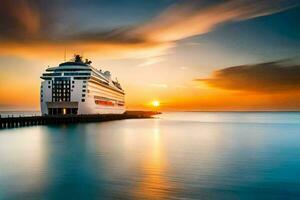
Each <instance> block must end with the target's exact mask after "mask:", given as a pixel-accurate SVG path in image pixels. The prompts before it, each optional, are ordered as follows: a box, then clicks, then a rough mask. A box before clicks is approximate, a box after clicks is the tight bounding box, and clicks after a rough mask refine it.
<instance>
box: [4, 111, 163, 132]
mask: <svg viewBox="0 0 300 200" xmlns="http://www.w3.org/2000/svg"><path fill="white" fill-rule="evenodd" d="M157 114H160V113H159V112H152V111H127V112H125V113H124V114H103V115H100V114H97V115H55V116H54V115H52V116H50V115H49V116H27V117H6V118H2V117H1V118H0V129H4V128H17V127H24V126H34V125H47V124H68V123H85V122H105V121H114V120H122V119H141V118H152V117H153V116H154V115H157Z"/></svg>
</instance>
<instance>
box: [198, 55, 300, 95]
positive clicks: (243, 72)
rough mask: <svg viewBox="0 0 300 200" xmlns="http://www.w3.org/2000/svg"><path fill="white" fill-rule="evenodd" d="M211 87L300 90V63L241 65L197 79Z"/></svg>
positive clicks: (261, 90) (240, 89)
mask: <svg viewBox="0 0 300 200" xmlns="http://www.w3.org/2000/svg"><path fill="white" fill-rule="evenodd" d="M196 81H200V82H202V83H206V84H208V85H209V86H211V87H214V88H220V89H227V90H237V91H248V92H251V91H252V92H262V93H275V92H291V91H299V90H300V65H295V64H288V62H287V61H278V62H268V63H260V64H253V65H241V66H235V67H229V68H225V69H221V70H217V71H215V72H214V73H213V75H212V76H211V77H209V78H207V79H196Z"/></svg>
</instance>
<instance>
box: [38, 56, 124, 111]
mask: <svg viewBox="0 0 300 200" xmlns="http://www.w3.org/2000/svg"><path fill="white" fill-rule="evenodd" d="M91 63H92V62H91V61H90V60H88V59H85V61H83V59H82V57H81V56H80V55H74V58H73V59H72V60H70V61H68V62H64V63H61V64H59V66H57V67H49V68H47V69H46V72H45V73H43V75H42V76H41V79H42V82H41V99H40V101H41V112H42V115H68V114H72V115H76V114H122V113H124V112H125V101H124V97H125V93H124V90H123V89H122V87H121V85H120V83H119V82H118V81H117V80H116V81H114V80H112V78H111V73H110V72H109V71H102V70H98V69H96V68H94V67H93V66H91Z"/></svg>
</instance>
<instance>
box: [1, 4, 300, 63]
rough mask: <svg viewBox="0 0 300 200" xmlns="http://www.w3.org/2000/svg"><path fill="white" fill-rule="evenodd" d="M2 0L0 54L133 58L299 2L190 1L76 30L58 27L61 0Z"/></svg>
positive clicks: (145, 55) (151, 54)
mask: <svg viewBox="0 0 300 200" xmlns="http://www.w3.org/2000/svg"><path fill="white" fill-rule="evenodd" d="M0 2H1V7H0V42H1V46H0V54H8V55H9V54H15V55H23V56H35V55H40V54H46V55H47V56H50V55H49V53H50V52H57V51H60V50H61V51H62V50H63V49H64V48H65V47H67V48H74V49H78V50H80V51H85V52H95V53H99V54H101V55H103V56H108V57H113V56H115V57H134V58H136V57H138V58H149V57H150V58H152V57H157V56H159V55H163V54H165V52H166V51H167V50H168V49H170V48H172V47H173V46H174V45H175V43H176V41H178V40H181V39H185V38H187V37H191V36H195V35H201V34H205V33H207V32H210V31H212V30H214V29H215V28H217V27H218V25H220V24H223V23H228V22H233V21H239V20H245V19H249V18H254V17H258V16H262V15H269V14H272V13H276V12H279V11H281V10H284V9H288V8H290V7H291V6H294V5H296V4H297V1H284V0H272V1H261V0H235V1H219V2H218V3H214V4H210V5H209V6H207V5H206V6H203V4H202V3H199V1H193V0H187V1H183V2H182V3H177V4H174V5H172V6H170V7H169V8H167V9H166V10H165V11H163V12H162V13H161V14H159V15H158V16H156V17H154V18H153V19H151V20H149V21H148V22H145V23H143V24H139V25H132V26H131V27H118V28H114V29H112V30H100V31H99V30H91V31H80V29H79V30H76V33H75V32H70V31H61V30H60V31H58V30H57V26H56V25H55V24H56V23H55V19H56V17H55V16H56V15H58V13H56V11H55V9H53V8H55V7H59V5H60V4H62V2H61V1H52V2H51V3H46V2H44V1H37V0H31V1H29V0H20V1H18V4H15V2H12V1H10V0H0ZM201 2H202V1H201ZM64 3H65V2H64ZM55 5H56V6H55ZM62 14H63V12H62V13H60V14H59V15H62ZM77 28H79V27H77ZM55 49H56V51H55ZM43 52H47V53H43ZM153 60H155V59H152V61H153ZM148 62H151V60H150V61H148ZM145 64H146V65H147V63H145ZM150 64H151V63H150Z"/></svg>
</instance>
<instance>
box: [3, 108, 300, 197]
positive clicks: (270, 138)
mask: <svg viewBox="0 0 300 200" xmlns="http://www.w3.org/2000/svg"><path fill="white" fill-rule="evenodd" d="M299 123H300V113H192V112H191V113H166V114H163V115H161V116H160V117H159V119H142V120H141V119H139V120H122V121H114V122H105V123H89V124H76V125H61V126H35V127H26V128H17V129H8V130H0V199H1V200H2V199H4V200H6V199H8V200H9V199H22V200H23V199H46V200H47V199H58V200H60V199H299V197H300V124H299Z"/></svg>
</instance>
